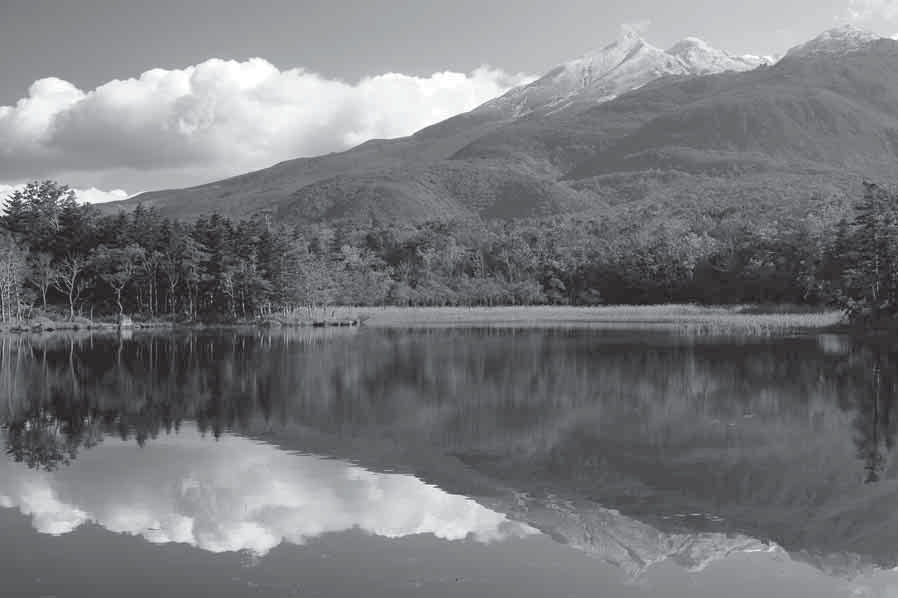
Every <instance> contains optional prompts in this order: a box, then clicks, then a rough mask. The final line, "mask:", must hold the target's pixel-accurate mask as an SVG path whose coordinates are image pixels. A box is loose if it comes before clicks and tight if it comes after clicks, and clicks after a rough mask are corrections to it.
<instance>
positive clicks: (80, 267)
mask: <svg viewBox="0 0 898 598" xmlns="http://www.w3.org/2000/svg"><path fill="white" fill-rule="evenodd" d="M87 264H88V260H87V258H85V257H84V256H83V255H78V254H74V253H70V254H68V255H66V256H65V257H64V258H62V259H61V260H60V261H59V263H58V265H57V268H56V280H54V281H53V286H55V287H56V288H57V289H58V290H59V292H60V293H63V294H64V295H65V296H66V297H68V300H69V319H70V320H74V319H75V304H76V303H77V302H78V299H79V298H80V297H81V293H82V292H83V291H84V289H85V288H86V286H87V285H86V283H85V281H84V270H85V268H86V267H87Z"/></svg>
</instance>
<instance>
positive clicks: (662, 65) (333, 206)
mask: <svg viewBox="0 0 898 598" xmlns="http://www.w3.org/2000/svg"><path fill="white" fill-rule="evenodd" d="M764 62H765V59H762V58H757V57H734V56H731V55H729V54H727V53H725V52H722V51H719V50H715V49H713V48H711V47H710V46H709V45H708V44H706V43H704V42H702V41H701V40H698V39H696V38H687V39H685V40H683V41H682V42H679V43H677V44H675V45H674V46H673V47H672V48H671V49H670V50H669V51H667V52H665V51H663V50H660V49H658V48H656V47H654V46H651V45H650V44H648V43H647V42H646V41H645V40H643V39H642V38H641V37H639V36H638V35H636V34H635V33H634V32H632V31H625V32H624V33H623V34H622V36H621V37H620V39H618V40H616V41H614V42H613V43H611V44H609V45H607V46H606V47H604V48H602V49H601V50H599V51H597V52H593V53H590V54H587V55H585V56H583V57H581V58H578V59H576V60H573V61H570V62H568V63H565V64H562V65H559V66H558V67H556V68H555V69H552V70H551V71H550V72H549V73H547V74H546V75H545V76H543V77H541V78H540V79H538V80H537V81H535V82H533V83H531V84H529V85H524V86H522V87H519V88H515V89H513V90H511V91H509V92H508V93H506V94H505V95H503V96H501V97H499V98H496V99H494V100H491V101H489V102H487V103H485V104H483V105H482V106H480V107H478V108H475V109H474V110H472V111H471V112H468V113H465V114H461V115H457V116H455V117H452V118H449V119H447V120H445V121H443V122H440V123H437V124H435V125H432V126H430V127H427V128H425V129H423V130H421V131H419V132H417V133H415V134H414V135H411V136H409V137H405V138H400V139H393V140H371V141H368V142H365V143H363V144H361V145H360V146H358V147H356V148H353V149H351V150H348V151H345V152H339V153H334V154H328V155H325V156H319V157H315V158H299V159H295V160H288V161H285V162H282V163H279V164H276V165H274V166H272V167H270V168H266V169H263V170H259V171H255V172H251V173H247V174H244V175H240V176H236V177H232V178H229V179H225V180H222V181H216V182H213V183H209V184H205V185H200V186H197V187H191V188H188V189H173V190H164V191H154V192H149V193H143V194H141V195H139V196H137V197H133V198H130V199H128V200H125V201H123V202H113V203H110V204H106V205H104V206H102V208H101V209H104V210H107V211H108V210H118V209H120V208H126V209H129V208H133V207H134V206H136V205H138V204H144V205H146V206H154V207H156V208H158V209H159V210H160V211H161V212H162V213H163V214H165V215H167V216H171V217H174V218H184V219H192V218H196V217H198V216H200V215H203V214H211V213H219V214H225V215H229V216H233V217H246V216H249V215H252V214H256V213H259V212H260V211H266V210H267V211H270V212H274V213H276V214H279V215H282V216H287V217H290V218H291V219H294V220H298V221H303V220H310V219H317V218H327V217H332V216H333V215H334V214H345V213H347V212H349V211H351V206H352V205H353V203H352V202H353V201H359V202H361V204H362V205H363V206H365V207H364V208H363V209H362V212H365V213H367V212H368V206H378V207H377V210H376V211H381V206H382V207H383V209H382V211H383V213H384V214H388V215H391V216H395V215H399V216H404V217H409V218H420V217H429V218H433V217H439V216H441V215H446V214H451V215H458V214H468V215H475V214H476V215H482V216H486V217H514V216H529V215H540V214H543V213H557V212H559V211H561V212H565V211H571V210H572V209H581V208H583V207H584V206H590V205H592V206H593V207H594V204H595V202H592V203H590V202H589V201H588V198H586V200H584V198H583V193H582V192H579V191H575V190H573V189H571V188H570V186H568V185H566V184H563V183H562V184H559V183H558V182H557V181H556V180H555V179H556V178H557V172H556V171H555V169H554V168H548V169H547V168H545V167H543V166H541V165H539V164H537V163H531V164H527V163H526V160H524V164H522V165H521V164H519V165H518V167H517V168H511V169H507V168H506V167H507V164H506V162H505V161H502V162H500V163H496V162H494V161H493V162H491V161H489V160H486V161H484V160H477V159H475V160H457V159H452V158H453V156H454V155H455V154H456V153H458V152H459V151H461V150H462V149H464V148H465V147H467V146H469V145H470V144H471V143H472V142H474V141H476V140H477V139H479V138H481V137H483V136H486V135H489V134H490V133H492V132H494V131H496V130H498V129H500V128H502V127H503V126H506V125H509V124H511V123H513V122H515V121H516V120H518V119H520V118H521V117H522V116H525V115H528V114H532V113H539V114H543V113H546V112H550V111H552V110H557V109H558V108H559V106H562V105H565V104H568V103H572V102H576V103H585V104H586V105H595V104H596V103H599V102H603V101H607V100H608V99H611V98H614V97H616V96H617V95H618V94H620V93H623V92H627V91H631V90H633V89H635V88H638V87H640V86H642V85H644V84H646V83H648V82H650V81H652V80H655V79H658V78H660V77H664V76H670V75H677V76H688V75H700V74H706V73H709V72H720V71H724V70H746V69H750V68H754V67H755V66H757V65H759V64H762V63H764ZM522 152H523V153H524V154H526V148H524V149H522ZM460 171H464V172H465V173H469V174H470V175H471V178H472V179H474V180H479V181H490V182H489V184H488V185H486V186H485V187H484V186H483V185H480V186H475V188H474V189H469V188H467V187H469V186H466V185H463V187H465V188H463V189H458V185H457V184H456V181H457V180H458V178H459V172H460ZM422 189H423V192H422ZM522 189H526V191H525V192H524V193H523V195H524V196H525V197H526V198H529V199H525V200H524V201H523V202H522V205H521V209H518V208H516V207H515V206H514V205H511V204H513V203H514V202H515V201H516V199H515V198H517V197H519V196H520V195H522V192H521V191H522ZM475 191H476V194H475V195H472V194H471V193H472V192H475ZM415 198H422V199H421V200H420V202H418V200H417V199H415ZM584 201H585V203H584ZM310 203H314V204H315V206H313V207H312V209H311V212H310V215H308V216H306V215H304V213H305V209H306V207H307V206H309V204H310ZM599 204H601V202H599Z"/></svg>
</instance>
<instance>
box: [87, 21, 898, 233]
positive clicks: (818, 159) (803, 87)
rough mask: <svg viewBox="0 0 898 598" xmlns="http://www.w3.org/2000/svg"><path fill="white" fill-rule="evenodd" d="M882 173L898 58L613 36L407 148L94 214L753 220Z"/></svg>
mask: <svg viewBox="0 0 898 598" xmlns="http://www.w3.org/2000/svg"><path fill="white" fill-rule="evenodd" d="M896 165H898V41H894V40H891V39H883V38H879V37H877V36H875V35H873V34H871V33H869V32H865V31H863V30H860V29H857V28H853V27H840V28H837V29H833V30H830V31H827V32H824V33H823V34H821V35H820V36H818V37H816V38H815V39H813V40H810V41H809V42H807V43H805V44H801V45H799V46H797V47H795V48H793V49H791V50H790V51H789V52H788V53H787V54H786V55H785V56H784V57H783V58H781V59H780V60H778V61H777V62H775V63H772V60H770V59H765V58H760V57H757V56H734V55H731V54H728V53H726V52H722V51H720V50H716V49H714V48H712V47H710V46H709V45H708V44H707V43H705V42H703V41H701V40H699V39H697V38H686V39H684V40H682V41H680V42H677V43H676V44H674V45H673V46H672V47H670V48H669V49H668V50H661V49H659V48H657V47H654V46H652V45H650V44H649V43H647V42H646V41H645V40H643V39H642V38H641V37H639V36H638V35H636V34H635V33H633V32H632V31H626V32H624V34H623V35H622V36H621V37H620V39H618V40H616V41H615V42H613V43H611V44H609V45H607V46H605V47H604V48H602V49H601V50H599V51H597V52H593V53H589V54H586V55H584V56H582V57H580V58H578V59H576V60H572V61H570V62H567V63H565V64H562V65H560V66H558V67H556V68H554V69H552V70H551V71H549V72H548V73H546V74H545V75H544V76H543V77H541V78H539V79H537V80H536V81H534V82H532V83H530V84H527V85H524V86H521V87H519V88H515V89H512V90H511V91H509V92H507V93H506V94H504V95H503V96H501V97H499V98H496V99H494V100H491V101H489V102H487V103H485V104H483V105H482V106H479V107H478V108H475V109H474V110H472V111H471V112H468V113H465V114H460V115H457V116H455V117H452V118H450V119H447V120H445V121H443V122H440V123H437V124H435V125H433V126H430V127H427V128H425V129H423V130H421V131H419V132H417V133H415V134H414V135H411V136H409V137H405V138H401V139H394V140H372V141H369V142H366V143H363V144H362V145H360V146H358V147H356V148H354V149H351V150H349V151H346V152H341V153H335V154H329V155H326V156H321V157H317V158H302V159H296V160H290V161H287V162H282V163H280V164H277V165H275V166H273V167H271V168H267V169H264V170H260V171H256V172H252V173H248V174H245V175H241V176H238V177H234V178H231V179H227V180H224V181H218V182H215V183H210V184H208V185H201V186H199V187H193V188H190V189H182V190H170V191H158V192H153V193H146V194H143V195H140V196H138V197H135V198H131V199H129V200H126V201H125V202H117V203H111V204H106V205H105V206H104V207H103V209H105V210H117V209H119V208H122V207H124V208H126V209H127V208H131V207H133V206H135V205H137V204H139V203H143V204H145V205H150V206H155V207H157V208H158V209H159V210H160V211H161V212H162V213H163V214H164V215H166V216H171V217H174V218H185V219H190V218H195V217H197V216H200V215H202V214H210V213H213V212H214V213H219V214H223V215H228V216H232V217H246V216H250V215H252V214H257V213H259V212H263V211H266V212H268V213H270V214H273V215H274V216H275V217H277V218H278V219H279V220H281V221H284V222H294V223H304V222H317V221H326V220H334V219H347V218H348V219H359V218H361V219H365V220H369V219H372V218H383V219H389V220H392V221H403V220H404V221H417V220H426V219H441V218H457V217H462V218H468V217H473V218H503V219H507V218H517V217H540V216H549V215H555V214H569V213H581V212H582V213H589V214H593V215H599V214H601V215H603V216H608V215H613V214H614V213H617V212H618V211H619V210H620V209H622V208H621V206H633V205H639V204H640V202H654V204H653V205H658V202H659V201H660V202H661V203H663V204H664V208H663V210H666V211H668V212H669V211H670V210H674V209H678V208H677V207H678V206H680V205H682V204H683V203H684V202H686V203H690V205H692V208H691V209H693V211H694V212H696V213H699V214H701V213H702V211H705V212H707V211H708V210H710V209H712V208H713V209H717V208H720V207H721V206H716V207H715V205H712V203H711V200H710V199H707V197H711V196H718V197H720V196H722V197H724V198H725V199H724V201H730V204H729V205H725V206H723V207H724V208H729V207H733V208H736V209H741V210H743V214H744V215H745V216H746V217H749V218H763V217H765V215H769V211H771V210H772V211H773V212H777V211H782V210H785V211H791V212H792V213H796V214H799V215H800V214H803V213H805V212H806V211H807V210H809V209H813V207H814V206H815V205H817V204H818V203H819V201H818V200H819V199H820V198H821V197H826V198H829V201H830V203H831V204H833V205H838V204H842V205H847V201H848V198H850V197H852V196H853V195H854V194H855V193H856V192H857V190H858V188H859V186H860V182H861V180H862V179H863V178H874V179H877V180H880V181H883V182H890V181H892V180H898V166H896ZM671 180H675V181H678V184H676V185H673V186H670V185H669V184H668V182H669V181H671ZM659 189H660V191H659ZM693 197H698V198H699V199H697V200H693V199H692V198H693ZM728 197H734V198H735V197H739V198H740V203H739V205H733V203H732V202H733V200H726V198H728ZM702 198H705V199H702ZM746 206H747V207H746Z"/></svg>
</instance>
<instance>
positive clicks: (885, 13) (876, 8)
mask: <svg viewBox="0 0 898 598" xmlns="http://www.w3.org/2000/svg"><path fill="white" fill-rule="evenodd" d="M848 18H849V19H851V20H852V21H855V22H862V21H894V20H895V19H896V18H898V0H849V2H848Z"/></svg>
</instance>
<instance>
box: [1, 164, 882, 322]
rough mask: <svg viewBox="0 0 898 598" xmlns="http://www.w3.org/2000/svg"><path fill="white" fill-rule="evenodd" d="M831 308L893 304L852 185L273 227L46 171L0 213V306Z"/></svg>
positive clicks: (867, 196) (175, 309) (861, 315)
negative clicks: (809, 210)
mask: <svg viewBox="0 0 898 598" xmlns="http://www.w3.org/2000/svg"><path fill="white" fill-rule="evenodd" d="M668 302H695V303H701V304H737V303H739V304H744V303H787V304H797V305H808V306H826V305H836V306H839V307H842V308H844V309H846V310H847V311H848V312H849V313H850V314H851V315H852V316H853V317H855V318H856V319H859V320H870V319H881V318H884V317H885V318H891V317H892V316H893V315H894V314H895V311H896V309H898V307H896V306H898V193H896V192H895V191H894V190H892V189H887V188H884V187H881V186H877V185H874V184H865V187H864V194H863V197H862V198H861V200H860V201H859V202H858V204H857V205H856V206H853V210H852V214H851V215H850V216H843V217H840V218H833V217H828V216H827V215H826V214H806V215H803V216H802V217H792V218H780V219H779V220H777V221H774V222H770V223H768V224H767V225H765V226H763V227H757V226H750V225H748V224H744V223H742V222H740V221H739V220H738V219H737V218H727V217H726V216H725V215H714V214H700V215H695V216H689V217H670V218H665V219H658V218H655V219H648V220H647V219H646V218H645V217H644V214H642V213H640V212H639V211H636V210H634V211H631V212H628V211H621V212H618V213H616V214H615V215H614V216H613V217H607V216H605V217H601V218H600V217H590V218H587V217H579V216H565V217H555V218H544V219H533V220H516V221H486V222H484V221H480V220H454V221H433V222H421V223H394V222H382V221H379V220H378V219H377V218H376V217H369V218H368V219H367V220H366V221H362V222H359V221H352V222H350V221H342V222H335V223H325V224H314V225H297V226H289V225H285V224H282V223H277V222H273V221H272V219H271V218H270V216H268V215H266V214H262V215H260V216H258V217H255V218H252V219H249V220H242V221H239V222H235V221H232V220H230V219H228V218H225V217H221V216H218V215H212V216H210V217H207V218H201V219H199V220H197V221H196V222H192V223H185V222H178V221H172V220H169V219H166V218H163V217H162V216H161V215H160V214H159V213H158V212H157V211H156V210H155V209H152V208H146V207H144V206H138V207H137V208H136V209H134V210H133V211H131V212H127V213H126V212H124V211H122V212H119V213H118V214H103V213H101V212H100V211H99V210H98V209H97V208H96V207H95V206H91V205H88V204H83V203H79V202H78V201H77V197H76V195H75V193H74V192H73V191H72V190H71V189H69V188H68V187H67V186H65V185H61V184H59V183H57V182H54V181H34V182H32V183H29V184H28V185H27V186H26V187H25V188H24V189H21V190H18V191H15V192H13V193H12V194H11V195H10V196H9V198H8V199H7V201H6V203H5V213H4V215H3V217H2V220H0V318H2V320H3V321H6V322H9V321H14V320H21V319H23V318H27V317H28V316H29V314H32V313H34V312H35V309H39V310H43V311H44V312H53V311H56V312H62V313H64V314H65V315H66V316H67V317H69V318H75V317H76V315H82V316H110V315H114V314H140V315H142V316H145V317H166V318H174V319H178V320H211V321H225V320H241V319H257V318H266V317H270V316H272V315H273V314H277V313H279V312H283V311H290V310H294V309H296V308H298V307H300V306H309V305H337V304H342V305H359V306H361V305H369V306H371V305H405V306H440V305H472V306H473V305H529V304H558V305H596V304H602V303H609V304H646V303H668Z"/></svg>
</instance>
